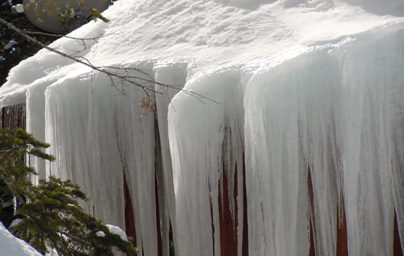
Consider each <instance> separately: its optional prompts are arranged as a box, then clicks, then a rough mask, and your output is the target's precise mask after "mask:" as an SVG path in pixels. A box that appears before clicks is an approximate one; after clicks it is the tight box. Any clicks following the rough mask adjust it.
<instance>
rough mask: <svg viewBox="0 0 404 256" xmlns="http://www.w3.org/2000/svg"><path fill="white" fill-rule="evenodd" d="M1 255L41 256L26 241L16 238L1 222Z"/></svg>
mask: <svg viewBox="0 0 404 256" xmlns="http://www.w3.org/2000/svg"><path fill="white" fill-rule="evenodd" d="M0 248H1V252H0V254H1V255H3V256H40V255H42V254H40V253H39V252H38V251H37V250H35V249H34V248H32V247H31V246H30V245H29V244H27V243H26V242H25V241H24V240H21V239H19V238H16V237H15V236H14V235H13V234H11V233H10V231H8V230H7V229H6V228H5V227H4V226H3V223H1V222H0Z"/></svg>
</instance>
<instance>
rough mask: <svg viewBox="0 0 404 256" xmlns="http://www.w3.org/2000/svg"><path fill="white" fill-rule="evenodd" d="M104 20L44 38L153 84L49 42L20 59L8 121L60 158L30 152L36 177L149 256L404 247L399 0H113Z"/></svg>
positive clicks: (402, 13)
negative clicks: (78, 191)
mask: <svg viewBox="0 0 404 256" xmlns="http://www.w3.org/2000/svg"><path fill="white" fill-rule="evenodd" d="M104 16H106V17H107V18H109V19H110V20H111V21H110V22H109V23H103V22H102V21H96V22H90V23H88V24H87V25H85V26H83V27H81V28H79V29H78V30H76V31H74V32H72V33H71V34H70V36H72V37H76V38H85V40H84V41H82V40H74V39H69V38H61V39H59V40H57V41H55V42H54V43H53V44H51V45H50V46H51V47H53V48H55V49H58V50H59V51H62V52H64V53H66V54H69V55H72V56H76V57H78V58H80V59H81V60H85V61H87V62H91V63H92V64H93V65H95V66H97V67H99V68H101V69H103V70H108V71H110V72H117V73H119V74H121V75H122V76H133V77H132V79H135V81H137V82H138V83H139V84H141V85H143V86H145V87H146V88H147V90H146V92H145V90H141V89H140V88H139V87H136V86H133V85H130V84H128V83H126V82H125V81H123V80H122V79H114V80H113V82H114V84H115V85H116V87H114V86H111V84H112V81H111V80H110V77H108V76H107V75H105V74H104V73H100V72H98V71H94V70H92V69H91V68H89V67H87V66H84V65H82V64H80V63H76V62H74V61H72V60H70V59H67V58H64V57H62V56H59V55H57V54H55V53H52V52H49V51H48V50H41V51H40V52H38V53H37V54H36V55H35V56H33V57H31V58H29V59H27V60H24V61H22V62H21V63H20V64H19V65H18V66H16V67H15V68H13V69H12V70H11V71H10V73H9V76H8V81H7V82H6V83H5V84H4V85H3V86H2V87H1V88H0V107H3V115H2V123H3V124H4V123H5V122H6V121H7V120H6V119H7V118H11V117H12V115H11V114H10V113H11V112H12V111H14V110H13V108H14V107H13V106H17V108H18V109H23V110H24V112H26V113H25V115H26V129H27V130H28V131H29V132H30V133H33V134H34V135H35V136H36V137H37V138H38V139H40V140H43V141H46V142H48V143H50V144H51V147H50V148H49V153H51V154H53V155H54V156H55V157H56V158H57V160H56V161H55V162H52V163H44V162H40V161H37V160H36V159H30V164H31V165H33V166H35V167H36V168H37V171H38V172H40V175H39V177H36V178H33V179H34V182H35V181H36V180H37V178H46V177H47V176H49V175H56V176H58V177H60V178H62V179H67V178H69V179H72V180H73V181H74V182H76V183H79V184H81V186H82V188H83V190H84V191H86V193H87V194H88V196H89V197H90V198H91V200H90V201H89V202H88V203H87V204H86V205H84V207H85V209H86V210H87V211H88V212H90V213H92V214H94V215H95V216H96V217H99V218H102V219H103V220H104V222H105V223H110V224H113V225H117V226H120V227H122V228H125V229H126V232H127V233H128V234H129V235H131V236H134V238H135V243H136V246H137V247H138V248H139V249H140V251H141V252H140V254H139V255H144V256H156V255H157V256H160V255H173V254H172V251H173V250H175V255H177V256H190V255H195V256H197V255H207V256H219V255H220V256H224V255H226V256H227V255H239V256H241V255H243V256H244V255H252V256H256V255H257V256H260V255H270V256H294V255H304V256H308V255H310V256H312V255H316V256H320V255H325V256H332V255H338V256H339V255H347V254H348V255H354V256H356V255H375V256H380V255H388V256H390V255H402V249H403V248H404V23H403V21H404V2H403V1H402V0H368V1H361V0H165V1H163V0H152V1H150V0H119V1H117V2H116V3H115V4H114V5H113V6H112V7H110V8H109V9H108V10H106V11H105V12H104ZM118 68H119V69H118ZM134 68H136V69H138V72H135V71H134ZM164 85H169V86H168V87H166V86H164ZM145 97H146V98H145ZM147 97H149V99H150V100H151V103H155V105H156V111H150V112H149V113H147V114H146V115H144V116H143V117H142V115H143V114H144V111H145V110H147V108H142V106H141V105H144V104H145V102H146V103H147ZM145 99H146V100H145ZM10 111H11V112H10ZM18 111H20V110H15V113H17V112H18ZM13 113H14V112H13ZM140 117H142V118H140ZM139 118H140V120H139ZM17 119H18V118H17ZM17 119H15V120H17ZM10 120H11V119H10ZM13 120H14V119H13ZM7 122H8V123H10V121H9V120H8V121H7Z"/></svg>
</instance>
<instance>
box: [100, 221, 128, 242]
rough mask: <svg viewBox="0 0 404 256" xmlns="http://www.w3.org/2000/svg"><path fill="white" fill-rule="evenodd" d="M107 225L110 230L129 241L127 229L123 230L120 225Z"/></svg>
mask: <svg viewBox="0 0 404 256" xmlns="http://www.w3.org/2000/svg"><path fill="white" fill-rule="evenodd" d="M106 226H107V228H108V230H109V232H111V233H112V234H115V235H118V236H119V237H120V238H121V239H122V240H123V241H128V237H127V236H126V233H125V231H123V230H122V229H121V228H120V227H117V226H114V225H111V224H107V225H106ZM101 232H102V231H101ZM104 235H105V234H104Z"/></svg>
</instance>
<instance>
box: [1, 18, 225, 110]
mask: <svg viewBox="0 0 404 256" xmlns="http://www.w3.org/2000/svg"><path fill="white" fill-rule="evenodd" d="M0 23H3V24H4V25H6V26H7V27H9V28H10V29H12V30H14V31H15V32H17V33H18V34H20V35H21V36H23V37H25V38H26V39H28V40H29V41H31V42H33V43H35V44H37V45H39V46H41V47H42V48H45V49H47V50H48V51H51V52H54V53H56V54H58V55H60V56H62V57H65V58H68V59H70V60H72V61H74V62H77V63H80V64H82V65H85V66H87V67H89V68H91V69H92V70H95V71H98V72H100V73H103V74H105V75H107V76H108V77H109V79H110V81H111V84H110V86H112V87H114V88H115V89H116V90H118V92H119V93H121V94H123V95H126V92H125V88H124V86H125V85H127V84H131V85H134V86H137V87H139V88H140V89H141V90H142V91H143V92H144V93H145V94H146V96H145V97H144V98H142V100H141V101H140V102H139V105H140V106H141V107H142V108H147V109H146V110H145V113H144V114H143V115H142V117H143V116H144V115H145V114H147V112H155V111H156V105H155V104H154V103H152V102H151V97H150V94H149V93H150V92H151V93H156V94H162V95H163V94H164V93H163V92H159V91H156V90H155V89H154V85H155V84H157V85H160V86H162V87H165V88H171V89H174V90H178V91H183V92H185V93H187V94H189V95H191V96H193V97H196V98H197V99H198V100H199V101H201V102H202V103H203V100H208V101H211V102H214V103H217V104H220V103H219V102H217V101H214V100H212V99H210V98H208V97H206V96H204V95H201V94H198V93H196V92H193V91H188V90H184V89H182V88H177V87H176V86H171V85H167V84H164V83H160V82H157V81H155V80H154V78H152V77H151V76H150V75H149V74H148V73H147V72H145V71H143V70H141V69H137V68H121V67H113V66H95V65H93V64H92V63H91V62H90V60H88V59H87V58H85V57H82V56H71V55H68V54H66V53H63V52H61V51H59V50H56V49H54V48H52V47H49V46H47V45H46V44H44V43H42V42H40V41H39V40H37V39H36V38H34V37H31V36H30V35H28V32H26V31H23V30H21V29H19V28H17V27H15V26H14V25H12V24H11V23H9V22H7V21H6V20H4V19H2V18H0ZM29 33H30V34H33V35H35V34H41V35H43V34H46V35H49V34H47V33H42V32H29ZM53 36H57V37H60V36H62V35H53ZM64 37H66V38H70V39H75V40H80V41H82V42H83V44H84V45H85V40H97V39H98V38H99V37H95V38H75V37H69V36H64ZM100 37H101V36H100ZM119 71H123V72H124V74H120V73H119ZM132 72H136V74H140V75H142V76H137V75H132V74H131V73H132ZM114 78H115V79H119V81H120V83H121V86H120V88H118V86H117V85H116V83H115V80H114ZM138 81H141V82H138ZM144 83H146V84H149V85H150V86H147V85H143V84H144Z"/></svg>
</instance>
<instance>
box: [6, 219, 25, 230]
mask: <svg viewBox="0 0 404 256" xmlns="http://www.w3.org/2000/svg"><path fill="white" fill-rule="evenodd" d="M21 221H22V219H20V218H17V219H14V220H13V221H12V222H11V224H10V226H9V228H11V227H14V226H17V225H18V223H20V222H21Z"/></svg>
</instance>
